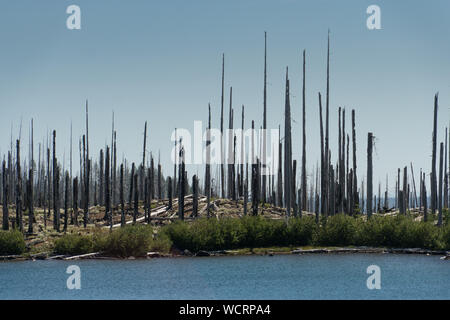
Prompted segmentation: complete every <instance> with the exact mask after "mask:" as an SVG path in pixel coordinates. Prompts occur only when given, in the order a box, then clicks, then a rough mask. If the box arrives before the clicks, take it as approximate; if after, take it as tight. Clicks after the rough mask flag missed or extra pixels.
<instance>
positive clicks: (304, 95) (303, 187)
mask: <svg viewBox="0 0 450 320" xmlns="http://www.w3.org/2000/svg"><path fill="white" fill-rule="evenodd" d="M302 115H303V116H302V121H303V122H302V123H303V128H302V130H303V135H302V137H303V139H302V142H303V144H302V186H301V190H302V203H306V51H305V50H303V88H302ZM291 152H292V150H291Z"/></svg>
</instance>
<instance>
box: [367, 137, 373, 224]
mask: <svg viewBox="0 0 450 320" xmlns="http://www.w3.org/2000/svg"><path fill="white" fill-rule="evenodd" d="M372 148H373V134H372V132H369V133H368V135H367V217H368V218H370V217H371V216H372V210H373V205H372V200H373V194H372V175H373V171H372Z"/></svg>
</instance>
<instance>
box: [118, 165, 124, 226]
mask: <svg viewBox="0 0 450 320" xmlns="http://www.w3.org/2000/svg"><path fill="white" fill-rule="evenodd" d="M123 187H124V185H123V164H121V165H120V187H119V188H120V194H119V196H120V226H121V227H124V226H125V199H124V192H123Z"/></svg>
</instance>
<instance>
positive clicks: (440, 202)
mask: <svg viewBox="0 0 450 320" xmlns="http://www.w3.org/2000/svg"><path fill="white" fill-rule="evenodd" d="M443 158H444V143H443V142H441V150H440V154H439V195H438V210H439V215H438V223H437V225H438V226H439V227H441V226H442V182H443V181H442V179H443V171H444V169H443V166H444V164H443V160H444V159H443Z"/></svg>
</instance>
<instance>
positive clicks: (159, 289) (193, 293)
mask: <svg viewBox="0 0 450 320" xmlns="http://www.w3.org/2000/svg"><path fill="white" fill-rule="evenodd" d="M439 258H440V257H439V256H425V255H396V254H384V255H383V254H309V255H278V256H277V255H276V256H233V257H205V258H200V257H194V258H184V257H183V258H160V259H149V260H79V261H23V262H2V263H0V299H51V300H53V299H83V300H84V299H131V300H134V299H139V300H140V299H163V300H177V299H189V300H197V299H208V300H209V299H225V300H231V299H236V300H246V299H275V300H297V299H450V261H444V260H440V259H439ZM70 265H77V266H79V267H80V270H81V278H80V279H81V289H80V290H69V289H67V285H66V282H67V279H68V277H69V276H70V275H69V274H67V273H66V269H67V267H68V266H70ZM370 265H377V266H379V267H380V270H381V289H380V290H376V289H375V290H369V289H368V288H367V285H366V281H367V278H368V277H369V276H370V275H369V274H367V273H366V270H367V267H368V266H370Z"/></svg>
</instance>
